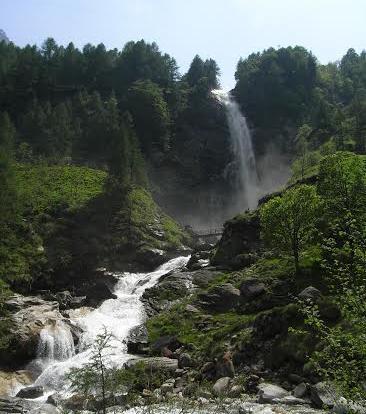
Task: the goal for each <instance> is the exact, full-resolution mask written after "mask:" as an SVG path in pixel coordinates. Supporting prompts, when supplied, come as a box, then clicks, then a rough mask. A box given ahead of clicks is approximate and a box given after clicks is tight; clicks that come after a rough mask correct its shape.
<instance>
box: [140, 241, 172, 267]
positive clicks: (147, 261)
mask: <svg viewBox="0 0 366 414" xmlns="http://www.w3.org/2000/svg"><path fill="white" fill-rule="evenodd" d="M167 260H168V255H167V252H166V251H164V250H161V249H155V248H153V247H149V246H143V247H140V248H139V249H138V250H137V252H136V261H137V262H138V263H141V264H142V265H144V266H146V267H147V268H151V269H153V268H155V267H157V266H160V265H161V264H163V263H164V262H166V261H167Z"/></svg>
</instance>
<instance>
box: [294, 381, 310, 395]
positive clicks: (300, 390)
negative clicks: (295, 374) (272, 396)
mask: <svg viewBox="0 0 366 414" xmlns="http://www.w3.org/2000/svg"><path fill="white" fill-rule="evenodd" d="M307 391H308V387H307V385H306V384H305V383H304V382H302V383H301V384H299V385H297V386H296V387H295V388H294V390H293V391H292V394H293V395H294V397H296V398H303V397H305V395H306V394H307Z"/></svg>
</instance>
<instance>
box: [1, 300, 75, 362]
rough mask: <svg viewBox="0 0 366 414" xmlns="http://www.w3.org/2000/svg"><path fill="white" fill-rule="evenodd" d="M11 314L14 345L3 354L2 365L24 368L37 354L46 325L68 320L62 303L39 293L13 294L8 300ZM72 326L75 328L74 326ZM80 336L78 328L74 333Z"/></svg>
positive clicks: (6, 304) (11, 331) (7, 303)
mask: <svg viewBox="0 0 366 414" xmlns="http://www.w3.org/2000/svg"><path fill="white" fill-rule="evenodd" d="M5 307H6V309H7V310H8V311H9V312H10V313H11V316H10V328H9V329H10V334H11V344H10V345H9V347H8V349H7V351H4V352H2V353H1V354H0V364H1V365H2V366H8V367H14V366H17V367H20V366H22V365H23V364H24V363H27V362H29V361H30V360H32V359H33V358H34V357H35V356H36V351H37V345H38V341H39V335H40V332H41V330H42V329H43V328H45V327H46V326H48V325H50V324H55V323H56V322H57V321H64V322H65V323H68V321H67V320H65V319H64V317H63V316H62V315H61V313H60V310H59V303H58V302H56V301H52V302H49V301H45V300H44V299H41V298H39V297H36V296H28V297H25V296H22V295H18V294H17V295H13V296H12V297H11V298H10V299H9V300H8V301H6V302H5ZM70 328H71V329H73V327H72V326H71V325H70ZM74 334H75V335H77V331H76V330H75V332H74Z"/></svg>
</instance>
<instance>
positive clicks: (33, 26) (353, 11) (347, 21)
mask: <svg viewBox="0 0 366 414" xmlns="http://www.w3.org/2000/svg"><path fill="white" fill-rule="evenodd" d="M0 28H2V29H4V30H5V32H6V33H7V35H8V37H9V38H10V39H11V40H12V41H14V42H15V43H16V44H18V45H21V46H23V45H25V44H27V43H32V44H33V43H36V44H38V45H40V44H41V43H42V41H43V40H44V39H45V38H46V37H48V36H52V37H54V38H55V39H56V41H57V42H58V43H60V44H66V43H68V42H70V41H73V42H74V43H75V44H76V45H77V46H79V47H81V46H83V45H84V44H85V43H88V42H90V43H93V44H97V43H100V42H103V43H104V44H105V45H106V47H108V48H114V47H117V48H122V46H123V44H124V43H126V42H127V41H128V40H139V39H141V38H144V39H145V40H147V41H156V42H157V43H158V45H159V47H160V49H161V50H162V51H164V52H167V53H169V54H171V55H172V56H174V57H175V58H176V60H177V62H178V65H179V66H180V68H181V72H184V71H185V70H186V69H187V67H188V65H189V63H190V61H191V60H192V58H193V56H194V55H195V54H199V55H201V57H203V58H208V57H212V58H214V59H216V61H217V63H218V64H219V66H220V68H221V72H222V78H221V81H222V85H223V86H224V87H225V88H229V87H232V86H233V85H234V72H235V67H236V63H237V61H238V59H239V57H240V56H242V57H246V56H247V55H248V54H250V53H251V52H254V51H261V50H263V49H265V48H268V47H270V46H274V47H277V46H288V45H295V44H299V45H303V46H305V47H307V48H309V49H311V50H312V51H313V53H314V54H315V55H316V56H317V57H318V58H319V60H320V61H321V62H323V63H325V62H328V61H330V60H331V61H334V60H337V59H339V58H340V57H341V56H342V55H343V54H344V53H345V52H346V50H347V49H348V48H349V47H353V48H355V49H356V50H357V51H361V50H362V49H363V48H366V0H0Z"/></svg>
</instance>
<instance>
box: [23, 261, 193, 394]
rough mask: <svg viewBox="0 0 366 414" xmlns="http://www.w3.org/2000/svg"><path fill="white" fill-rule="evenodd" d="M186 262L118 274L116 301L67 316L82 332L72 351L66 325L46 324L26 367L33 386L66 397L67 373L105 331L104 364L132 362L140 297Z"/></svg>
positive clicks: (80, 363) (141, 316) (140, 318)
mask: <svg viewBox="0 0 366 414" xmlns="http://www.w3.org/2000/svg"><path fill="white" fill-rule="evenodd" d="M188 260H189V256H181V257H178V258H175V259H172V260H170V261H168V262H167V263H165V264H163V265H161V266H160V267H159V268H157V269H156V270H155V271H153V272H150V273H123V274H118V275H117V276H118V278H119V281H118V282H117V284H116V286H115V289H114V293H115V295H116V296H117V298H116V299H108V300H106V301H104V302H103V303H102V304H101V305H100V306H99V307H98V308H96V309H85V308H84V309H83V308H81V309H79V310H75V312H74V314H73V315H71V317H70V322H71V323H72V324H74V325H75V326H77V327H78V328H80V329H81V330H82V334H81V338H80V341H79V344H78V346H77V347H76V349H74V341H73V338H72V334H71V331H70V327H69V326H68V325H67V323H65V322H63V321H57V322H54V323H51V322H50V325H49V326H47V327H45V328H44V329H43V330H42V331H41V334H40V340H39V345H38V355H37V358H36V359H35V360H34V361H33V362H32V363H31V365H30V367H32V366H33V367H34V368H35V369H36V370H38V373H39V374H40V375H39V376H38V378H37V379H36V381H35V382H34V385H41V386H43V387H44V388H45V391H46V394H45V395H46V396H47V395H49V394H51V393H53V392H54V391H57V392H61V393H63V394H64V395H65V396H67V395H70V393H71V390H70V384H69V383H68V381H67V378H66V374H67V372H68V371H69V370H70V368H78V367H82V366H83V364H85V363H86V362H88V361H89V358H90V356H91V352H92V347H93V344H94V342H95V339H96V337H97V336H98V334H101V333H103V332H104V331H105V330H106V331H107V332H108V333H111V334H112V340H111V343H110V345H111V349H110V350H109V356H108V361H109V363H110V364H111V366H113V367H123V365H124V363H125V362H127V361H128V360H129V359H131V358H133V356H132V355H129V354H128V353H127V343H126V341H127V339H128V335H129V333H130V332H131V330H132V329H133V328H135V327H137V326H139V325H141V324H142V323H143V322H144V321H145V318H146V315H145V312H144V306H143V303H142V302H141V296H142V294H143V293H144V291H145V290H146V289H148V288H150V287H152V286H154V285H155V284H156V283H157V282H158V280H159V279H160V277H161V276H163V275H165V274H167V273H169V272H170V271H172V270H178V269H181V268H182V267H184V266H185V265H186V264H187V262H188Z"/></svg>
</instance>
